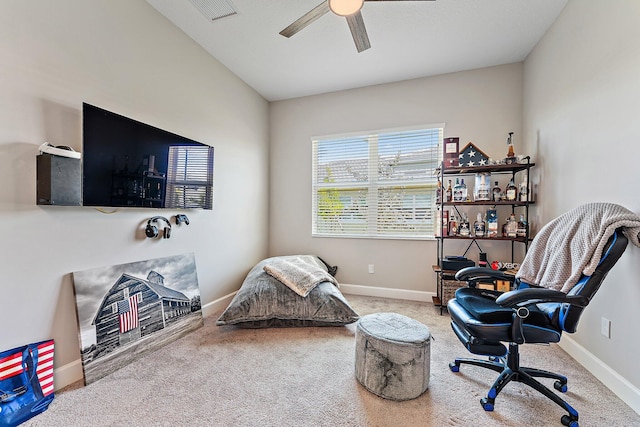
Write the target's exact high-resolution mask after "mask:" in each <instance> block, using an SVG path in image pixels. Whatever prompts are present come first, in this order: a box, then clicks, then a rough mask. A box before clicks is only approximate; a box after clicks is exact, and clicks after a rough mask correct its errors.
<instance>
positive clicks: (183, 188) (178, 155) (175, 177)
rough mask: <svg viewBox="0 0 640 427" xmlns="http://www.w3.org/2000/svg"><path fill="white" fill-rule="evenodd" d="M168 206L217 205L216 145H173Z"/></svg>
mask: <svg viewBox="0 0 640 427" xmlns="http://www.w3.org/2000/svg"><path fill="white" fill-rule="evenodd" d="M166 206H167V207H168V208H179V209H190V208H202V209H212V208H213V147H203V146H186V145H177V146H173V147H169V167H168V168H167V201H166Z"/></svg>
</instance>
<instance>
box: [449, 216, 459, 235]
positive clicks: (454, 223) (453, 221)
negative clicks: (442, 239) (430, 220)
mask: <svg viewBox="0 0 640 427" xmlns="http://www.w3.org/2000/svg"><path fill="white" fill-rule="evenodd" d="M457 235H458V220H457V218H456V216H455V214H451V218H450V219H449V236H457Z"/></svg>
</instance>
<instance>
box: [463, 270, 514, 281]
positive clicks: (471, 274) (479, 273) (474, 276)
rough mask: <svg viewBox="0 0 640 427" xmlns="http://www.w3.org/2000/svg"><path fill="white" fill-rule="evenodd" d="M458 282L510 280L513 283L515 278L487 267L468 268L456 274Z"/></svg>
mask: <svg viewBox="0 0 640 427" xmlns="http://www.w3.org/2000/svg"><path fill="white" fill-rule="evenodd" d="M455 277H456V280H461V281H478V280H508V281H510V282H513V280H514V277H513V276H509V275H507V274H505V273H504V272H503V271H499V270H493V269H491V268H486V267H466V268H463V269H462V270H459V271H458V272H457V273H456V276H455Z"/></svg>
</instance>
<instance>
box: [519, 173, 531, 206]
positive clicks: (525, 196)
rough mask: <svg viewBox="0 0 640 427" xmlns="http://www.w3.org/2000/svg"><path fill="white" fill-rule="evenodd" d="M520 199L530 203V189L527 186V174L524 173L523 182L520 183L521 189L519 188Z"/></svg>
mask: <svg viewBox="0 0 640 427" xmlns="http://www.w3.org/2000/svg"><path fill="white" fill-rule="evenodd" d="M518 193H519V199H520V201H521V202H527V201H529V188H528V186H527V174H526V173H524V174H523V177H522V182H521V183H520V187H519V188H518Z"/></svg>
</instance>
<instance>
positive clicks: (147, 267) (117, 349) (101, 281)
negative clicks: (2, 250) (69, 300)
mask: <svg viewBox="0 0 640 427" xmlns="http://www.w3.org/2000/svg"><path fill="white" fill-rule="evenodd" d="M73 284H74V289H75V295H76V307H77V310H78V321H79V323H80V351H81V356H82V368H83V370H84V380H85V384H90V383H92V382H94V381H97V380H99V379H100V378H103V377H104V376H105V375H108V374H110V373H112V372H114V371H116V370H117V369H120V368H122V367H124V366H126V365H127V364H129V363H131V362H132V361H134V360H136V359H138V358H140V357H141V356H143V355H145V354H148V353H149V352H151V351H154V350H157V349H158V348H160V347H162V346H165V345H167V344H169V343H171V342H173V341H175V340H176V339H178V338H180V337H181V336H183V335H185V334H187V333H189V332H191V331H193V330H195V329H197V328H199V327H200V326H202V325H203V319H202V308H201V304H200V289H199V287H198V277H197V272H196V264H195V258H194V256H193V254H187V255H178V256H172V257H167V258H158V259H152V260H146V261H139V262H133V263H129V264H121V265H114V266H110V267H102V268H95V269H91V270H85V271H78V272H74V273H73Z"/></svg>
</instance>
